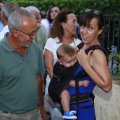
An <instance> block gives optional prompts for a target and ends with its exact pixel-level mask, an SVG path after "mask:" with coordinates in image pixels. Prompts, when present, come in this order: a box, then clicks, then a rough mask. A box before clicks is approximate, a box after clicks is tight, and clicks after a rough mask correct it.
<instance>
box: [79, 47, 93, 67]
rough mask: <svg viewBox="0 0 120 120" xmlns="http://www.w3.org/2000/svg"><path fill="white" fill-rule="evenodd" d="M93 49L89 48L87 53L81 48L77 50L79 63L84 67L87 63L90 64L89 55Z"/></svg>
mask: <svg viewBox="0 0 120 120" xmlns="http://www.w3.org/2000/svg"><path fill="white" fill-rule="evenodd" d="M92 51H93V50H90V51H89V53H88V55H87V54H86V53H85V50H83V49H81V50H79V52H78V55H77V59H78V62H79V64H80V65H81V66H82V67H83V68H84V67H85V66H86V65H87V64H88V65H90V56H91V53H92Z"/></svg>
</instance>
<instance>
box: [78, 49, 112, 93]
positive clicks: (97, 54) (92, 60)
mask: <svg viewBox="0 0 120 120" xmlns="http://www.w3.org/2000/svg"><path fill="white" fill-rule="evenodd" d="M78 62H79V64H80V65H81V66H82V67H83V68H84V70H85V71H86V72H87V74H88V75H89V76H90V77H91V79H92V80H93V81H94V82H95V83H96V84H97V85H98V86H99V87H100V88H101V89H102V90H103V91H105V92H109V91H110V90H111V88H112V79H111V75H110V71H109V69H108V65H107V60H106V56H105V55H104V53H103V52H102V51H101V50H98V49H96V50H94V51H92V52H91V51H90V52H89V53H88V55H86V53H85V51H84V50H80V51H79V52H78Z"/></svg>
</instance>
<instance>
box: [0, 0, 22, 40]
mask: <svg viewBox="0 0 120 120" xmlns="http://www.w3.org/2000/svg"><path fill="white" fill-rule="evenodd" d="M19 8H20V7H19V5H18V4H16V3H14V2H7V3H5V4H4V5H3V7H2V11H1V21H2V23H3V25H4V28H3V30H2V31H1V32H0V40H1V39H3V38H4V35H5V33H6V32H8V31H9V29H8V18H9V16H10V15H11V13H12V12H14V11H15V10H17V9H19Z"/></svg>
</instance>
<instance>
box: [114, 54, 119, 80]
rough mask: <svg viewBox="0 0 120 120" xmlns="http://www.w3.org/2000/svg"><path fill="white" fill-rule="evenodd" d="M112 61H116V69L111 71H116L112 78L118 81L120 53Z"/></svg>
mask: <svg viewBox="0 0 120 120" xmlns="http://www.w3.org/2000/svg"><path fill="white" fill-rule="evenodd" d="M114 59H115V60H116V61H117V63H116V64H117V67H116V68H114V69H113V70H117V74H116V75H115V76H114V78H115V79H120V53H116V54H115V55H114Z"/></svg>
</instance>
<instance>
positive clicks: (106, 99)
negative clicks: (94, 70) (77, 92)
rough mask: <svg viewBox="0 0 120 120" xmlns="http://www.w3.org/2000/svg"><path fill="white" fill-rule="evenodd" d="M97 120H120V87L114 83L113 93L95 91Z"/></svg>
mask: <svg viewBox="0 0 120 120" xmlns="http://www.w3.org/2000/svg"><path fill="white" fill-rule="evenodd" d="M94 94H95V110H96V117H97V118H96V120H120V86H119V85H116V84H114V83H113V87H112V91H111V92H110V93H105V92H103V91H102V90H101V89H99V88H98V87H96V88H95V89H94Z"/></svg>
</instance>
